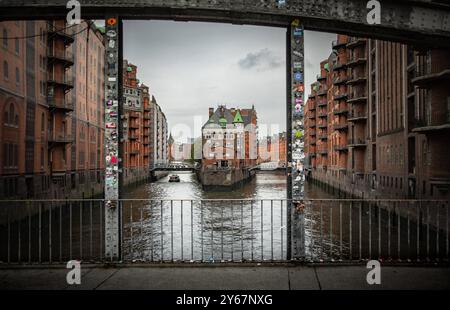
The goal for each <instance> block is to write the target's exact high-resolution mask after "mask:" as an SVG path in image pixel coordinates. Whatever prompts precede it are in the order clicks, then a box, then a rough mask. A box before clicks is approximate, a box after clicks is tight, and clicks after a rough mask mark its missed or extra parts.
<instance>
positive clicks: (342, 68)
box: [333, 62, 347, 71]
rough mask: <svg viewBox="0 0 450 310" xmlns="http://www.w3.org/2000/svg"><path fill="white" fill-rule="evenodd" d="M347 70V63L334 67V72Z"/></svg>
mask: <svg viewBox="0 0 450 310" xmlns="http://www.w3.org/2000/svg"><path fill="white" fill-rule="evenodd" d="M344 69H347V63H345V62H337V63H336V64H334V65H333V71H338V70H344Z"/></svg>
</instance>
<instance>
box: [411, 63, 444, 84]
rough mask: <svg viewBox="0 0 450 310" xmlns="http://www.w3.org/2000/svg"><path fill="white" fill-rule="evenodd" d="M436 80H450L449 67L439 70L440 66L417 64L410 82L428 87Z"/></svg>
mask: <svg viewBox="0 0 450 310" xmlns="http://www.w3.org/2000/svg"><path fill="white" fill-rule="evenodd" d="M437 81H449V82H450V68H445V69H442V70H441V68H431V66H418V67H416V70H415V73H414V78H413V79H412V80H411V83H412V84H413V85H416V86H418V87H420V88H428V87H430V86H432V84H433V83H436V82H437Z"/></svg>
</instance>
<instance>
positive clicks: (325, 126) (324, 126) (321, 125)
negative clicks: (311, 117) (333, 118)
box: [317, 123, 328, 129]
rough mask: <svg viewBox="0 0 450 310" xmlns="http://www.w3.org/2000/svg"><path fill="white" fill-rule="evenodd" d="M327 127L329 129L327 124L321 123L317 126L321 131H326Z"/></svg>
mask: <svg viewBox="0 0 450 310" xmlns="http://www.w3.org/2000/svg"><path fill="white" fill-rule="evenodd" d="M327 127H328V124H327V123H321V124H319V125H317V128H319V129H324V128H327Z"/></svg>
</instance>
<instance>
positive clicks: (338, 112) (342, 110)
mask: <svg viewBox="0 0 450 310" xmlns="http://www.w3.org/2000/svg"><path fill="white" fill-rule="evenodd" d="M347 113H348V109H347V108H340V109H339V108H337V109H334V111H333V114H334V115H345V114H347Z"/></svg>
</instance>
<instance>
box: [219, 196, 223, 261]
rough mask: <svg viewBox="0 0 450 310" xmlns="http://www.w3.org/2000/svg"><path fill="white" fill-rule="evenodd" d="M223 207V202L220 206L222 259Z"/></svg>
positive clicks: (221, 250)
mask: <svg viewBox="0 0 450 310" xmlns="http://www.w3.org/2000/svg"><path fill="white" fill-rule="evenodd" d="M223 208H224V205H223V204H222V205H221V206H220V222H221V223H220V252H221V259H222V261H223V220H224V219H223Z"/></svg>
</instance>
